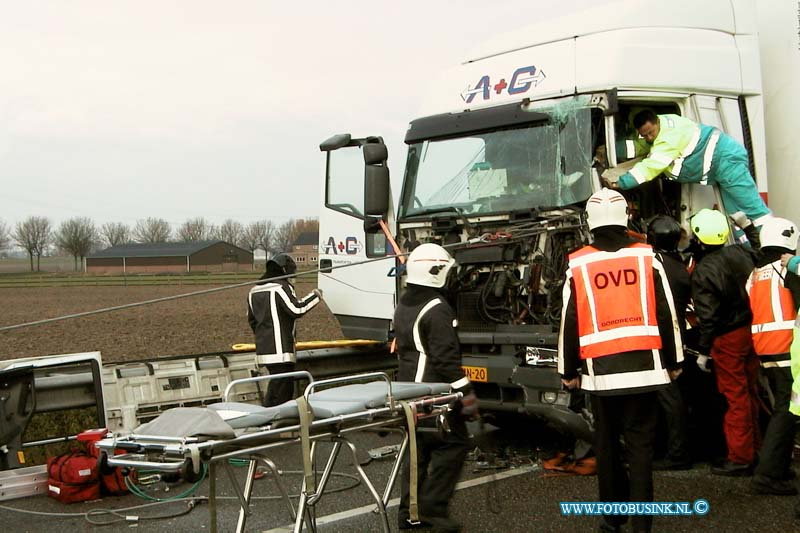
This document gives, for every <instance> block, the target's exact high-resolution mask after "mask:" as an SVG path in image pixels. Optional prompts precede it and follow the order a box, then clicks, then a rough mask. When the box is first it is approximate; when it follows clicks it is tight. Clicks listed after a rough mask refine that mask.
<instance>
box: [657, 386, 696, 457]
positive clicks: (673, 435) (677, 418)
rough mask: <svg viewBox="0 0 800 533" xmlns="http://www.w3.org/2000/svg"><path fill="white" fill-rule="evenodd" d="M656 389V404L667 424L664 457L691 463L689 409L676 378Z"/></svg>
mask: <svg viewBox="0 0 800 533" xmlns="http://www.w3.org/2000/svg"><path fill="white" fill-rule="evenodd" d="M680 379H681V378H680V377H679V378H678V379H676V380H674V381H672V383H670V384H669V385H667V386H666V387H664V388H663V389H659V390H658V404H659V407H660V408H661V411H662V412H663V413H664V419H665V421H666V425H667V453H666V456H665V459H667V460H668V461H672V462H675V463H691V462H692V457H691V454H690V453H689V410H688V409H687V408H686V402H685V401H684V399H683V392H682V391H681V387H680V385H679V384H678V380H680Z"/></svg>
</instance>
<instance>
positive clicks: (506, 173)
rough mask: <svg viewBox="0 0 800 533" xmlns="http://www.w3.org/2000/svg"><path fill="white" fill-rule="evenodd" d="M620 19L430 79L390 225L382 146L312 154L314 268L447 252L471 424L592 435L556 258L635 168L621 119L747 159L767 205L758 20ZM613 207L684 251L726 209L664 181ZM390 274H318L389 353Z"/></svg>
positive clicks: (696, 186) (332, 303) (531, 41)
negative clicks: (319, 195) (661, 122)
mask: <svg viewBox="0 0 800 533" xmlns="http://www.w3.org/2000/svg"><path fill="white" fill-rule="evenodd" d="M620 4H621V5H620V6H617V7H613V6H608V5H606V6H601V7H598V8H594V9H591V10H588V11H585V12H582V13H579V14H573V15H570V16H569V17H565V18H563V19H555V20H553V21H550V22H549V23H548V24H547V25H544V26H541V25H540V26H536V27H528V28H524V29H523V30H521V31H517V32H513V31H512V32H505V33H503V34H499V35H498V37H497V38H496V39H495V40H494V41H492V42H489V43H488V44H485V45H483V46H482V47H480V48H478V49H477V50H475V51H474V52H473V53H471V54H470V55H469V56H468V58H467V60H466V61H465V62H464V63H462V64H460V65H459V66H457V67H456V68H454V69H452V70H451V71H448V72H446V73H445V74H444V75H443V76H441V77H440V78H439V79H438V80H437V82H436V84H435V85H434V87H433V89H432V91H431V93H430V95H429V97H428V98H427V100H426V102H425V105H424V108H423V110H422V112H421V114H420V118H417V119H415V120H412V121H411V123H410V124H409V126H408V130H407V132H406V136H405V142H406V144H407V145H408V154H407V157H406V165H405V175H404V177H403V184H402V191H401V193H400V197H399V203H398V206H397V209H396V210H395V208H394V206H393V197H392V193H391V187H390V180H389V171H388V167H387V159H388V153H387V149H386V146H385V144H384V142H383V139H382V138H381V137H366V138H360V139H356V138H353V137H351V136H350V135H348V134H342V135H337V136H334V137H332V138H330V139H328V140H326V141H325V142H323V143H322V144H321V145H320V149H321V150H322V151H323V152H325V154H326V163H327V164H326V187H325V197H324V208H323V209H322V212H321V215H320V256H319V257H320V265H321V267H323V268H324V267H325V266H338V265H343V264H347V263H352V262H355V261H358V260H363V259H366V258H378V257H381V256H384V255H387V254H391V253H392V252H393V249H394V246H395V244H394V242H393V241H396V243H397V247H398V250H399V251H400V252H402V253H407V252H409V251H411V250H413V249H414V248H415V247H417V246H418V245H420V244H423V243H427V242H433V243H437V244H440V245H442V246H444V247H446V248H448V250H449V252H450V253H451V254H452V255H453V257H454V258H455V259H456V261H457V264H458V267H457V269H456V271H455V272H454V275H453V276H452V280H451V283H450V284H449V285H448V288H449V290H450V294H451V297H452V303H453V307H454V309H455V310H456V314H457V319H458V335H459V340H460V343H461V349H462V352H463V365H464V371H465V373H466V375H467V376H468V377H469V378H470V380H471V381H472V382H473V383H474V384H475V388H476V391H477V394H478V397H479V398H480V400H481V406H482V408H483V409H484V410H488V411H495V412H499V411H505V412H520V413H527V414H532V415H536V416H540V417H543V418H545V419H547V420H548V421H550V422H552V423H554V424H556V425H558V426H560V427H561V428H565V429H567V430H569V431H572V432H573V433H576V434H578V435H581V436H584V437H586V436H588V434H589V431H590V423H589V419H590V417H589V416H588V413H586V412H585V411H584V410H583V409H582V408H581V407H579V405H578V404H575V403H573V399H572V397H571V394H570V393H569V392H568V391H565V390H563V389H562V387H561V383H560V380H559V377H558V374H557V372H556V368H555V367H556V361H557V338H558V326H559V321H560V314H561V303H562V302H561V299H562V288H563V285H564V279H565V273H566V270H567V262H568V256H569V254H570V253H572V252H573V251H575V250H577V249H578V248H580V247H581V246H582V245H583V244H585V243H588V242H589V241H590V235H589V231H588V227H587V226H586V223H585V204H586V200H587V199H588V198H589V197H590V195H592V194H593V193H594V192H596V191H599V190H600V189H601V188H602V186H603V182H602V179H601V176H602V174H603V173H604V172H605V171H607V170H609V169H611V170H614V171H618V174H617V175H618V176H619V175H623V174H624V173H625V172H627V170H629V169H630V168H632V166H633V165H634V164H635V162H636V161H638V159H636V158H637V157H641V156H643V155H644V152H643V151H642V149H641V148H642V146H641V144H642V143H641V139H640V138H639V136H638V133H637V132H636V130H635V128H634V126H633V117H634V116H635V115H636V114H637V113H638V112H639V111H641V110H644V109H650V110H652V111H653V112H654V113H656V114H660V115H679V116H681V117H687V118H689V119H691V120H693V121H695V122H700V123H703V124H706V125H709V126H713V127H715V128H718V129H719V130H720V131H724V132H725V133H727V134H728V135H730V136H731V137H732V138H734V139H735V140H737V141H738V142H739V143H741V144H742V145H743V146H745V147H746V149H747V151H748V155H749V160H750V165H751V173H752V174H753V175H754V176H755V178H756V181H757V186H758V190H759V192H760V193H761V194H762V196H764V197H766V163H767V160H766V149H765V140H764V139H765V128H764V123H763V113H762V109H763V102H762V85H761V78H760V75H759V72H760V59H759V49H758V45H757V37H756V18H757V17H756V16H755V4H754V3H750V2H745V1H736V2H728V1H714V2H705V3H702V4H698V3H696V2H689V1H688V0H677V4H679V5H676V4H675V3H674V2H673V3H671V4H668V5H667V4H659V3H648V4H643V3H641V2H621V3H620ZM612 12H613V13H625V16H624V17H614V16H609V13H612ZM672 67H674V68H672ZM615 167H618V168H615ZM624 195H625V199H626V200H627V207H628V212H627V213H626V216H627V218H628V227H629V228H630V229H631V230H633V231H636V232H639V233H642V234H644V233H645V232H646V227H647V222H648V221H649V220H650V219H652V218H653V217H654V216H656V215H667V216H670V217H672V218H675V219H676V220H678V221H679V223H680V224H681V226H682V228H683V231H684V233H685V235H690V234H691V231H690V227H689V222H688V221H689V218H690V217H691V215H693V214H695V213H697V212H699V211H700V210H701V209H702V208H706V207H713V206H715V205H716V206H719V207H720V208H723V207H724V206H723V201H722V198H721V196H720V194H719V191H718V190H717V189H716V188H715V187H713V186H711V185H703V184H700V183H692V184H681V183H677V182H676V181H671V180H669V179H661V180H652V181H650V182H647V183H645V184H643V185H642V186H640V187H637V188H636V189H634V190H631V191H624ZM642 240H644V239H642ZM387 273H388V275H387ZM402 273H403V265H402V264H401V262H400V261H398V262H397V263H396V264H395V266H394V267H392V268H391V271H390V268H389V267H387V266H386V264H385V263H384V262H380V261H378V262H374V263H369V264H366V265H362V266H357V267H354V268H346V269H338V270H334V271H331V272H328V273H325V272H323V273H321V275H320V281H319V283H320V287H322V288H323V289H324V291H325V294H326V296H327V298H326V300H327V303H328V305H329V307H330V308H331V310H332V311H333V313H334V314H335V315H336V316H337V318H338V319H339V321H340V323H341V325H342V328H343V331H344V333H345V335H346V336H348V337H352V338H372V339H377V340H388V339H389V338H390V337H391V316H392V310H393V308H394V306H395V304H396V298H397V296H396V295H397V294H398V292H400V291H402V290H403V287H404V285H405V277H404V276H403V275H402Z"/></svg>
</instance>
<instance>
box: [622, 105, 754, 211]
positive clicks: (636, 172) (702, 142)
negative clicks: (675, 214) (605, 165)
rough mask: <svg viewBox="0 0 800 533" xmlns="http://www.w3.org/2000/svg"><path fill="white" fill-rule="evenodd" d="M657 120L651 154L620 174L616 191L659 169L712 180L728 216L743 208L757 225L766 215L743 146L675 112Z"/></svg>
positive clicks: (683, 178) (685, 179) (686, 179)
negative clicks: (656, 133) (656, 134)
mask: <svg viewBox="0 0 800 533" xmlns="http://www.w3.org/2000/svg"><path fill="white" fill-rule="evenodd" d="M658 118H659V126H660V131H659V133H658V137H656V139H655V141H654V142H653V146H652V148H651V149H650V154H649V155H648V156H647V157H646V158H645V159H643V160H642V161H640V162H639V163H637V164H636V165H635V166H634V167H633V168H632V169H631V170H630V172H627V173H626V174H624V175H622V176H621V177H620V179H619V181H618V182H617V183H618V185H619V188H620V189H623V190H624V189H632V188H634V187H638V186H639V185H641V184H643V183H644V182H646V181H650V180H652V179H653V178H655V177H656V176H658V175H659V174H661V173H662V172H663V173H664V174H665V175H666V176H667V177H668V178H670V179H674V180H677V181H678V182H680V183H702V184H714V183H716V184H717V185H718V186H719V190H720V194H721V195H722V201H723V203H724V204H725V211H727V212H728V213H729V214H733V213H735V212H737V211H743V212H744V213H745V214H746V215H747V217H748V218H749V219H750V220H753V221H756V223H757V221H758V219H759V218H761V217H763V216H764V215H768V214H770V210H769V209H768V208H767V206H766V205H765V204H764V201H763V200H762V199H761V196H760V195H759V194H758V188H757V187H756V182H755V180H754V179H753V176H752V175H751V174H750V168H749V166H748V158H747V151H746V150H745V149H744V147H743V146H742V145H741V144H739V143H738V142H737V141H736V140H735V139H733V138H732V137H730V136H729V135H727V134H725V133H723V132H722V131H720V130H718V129H717V128H714V127H712V126H707V125H705V124H698V123H696V122H694V121H692V120H689V119H688V118H684V117H681V116H679V115H659V116H658Z"/></svg>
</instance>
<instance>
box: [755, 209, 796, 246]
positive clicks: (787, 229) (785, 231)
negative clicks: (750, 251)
mask: <svg viewBox="0 0 800 533" xmlns="http://www.w3.org/2000/svg"><path fill="white" fill-rule="evenodd" d="M759 237H760V239H761V247H762V248H766V247H768V246H774V247H776V248H786V249H787V250H796V249H797V238H798V237H800V234H798V232H797V226H795V225H794V223H792V221H791V220H786V219H785V218H778V217H769V218H768V219H766V220H765V221H764V225H763V226H761V233H759Z"/></svg>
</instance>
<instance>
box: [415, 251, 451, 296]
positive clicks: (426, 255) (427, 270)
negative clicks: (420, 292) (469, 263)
mask: <svg viewBox="0 0 800 533" xmlns="http://www.w3.org/2000/svg"><path fill="white" fill-rule="evenodd" d="M455 263H456V260H455V259H453V257H452V256H451V255H450V254H449V253H447V250H445V249H444V248H442V247H441V246H439V245H438V244H433V243H431V242H427V243H425V244H420V245H419V246H417V247H416V248H414V251H413V252H411V254H410V255H409V256H408V261H407V262H406V273H407V274H408V277H407V278H406V283H413V284H414V285H423V286H425V287H435V288H437V289H439V288H441V287H444V284H445V283H446V282H447V274H448V273H449V272H450V269H451V268H453V265H454V264H455Z"/></svg>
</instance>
